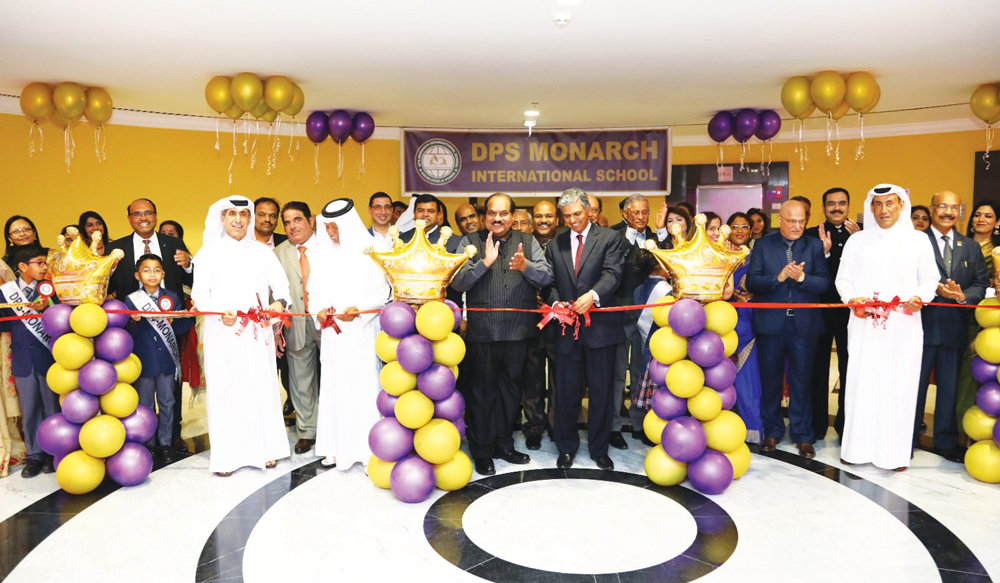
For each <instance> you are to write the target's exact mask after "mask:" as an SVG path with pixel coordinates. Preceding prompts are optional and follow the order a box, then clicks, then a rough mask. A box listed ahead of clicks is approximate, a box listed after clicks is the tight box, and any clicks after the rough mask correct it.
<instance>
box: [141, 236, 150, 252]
mask: <svg viewBox="0 0 1000 583" xmlns="http://www.w3.org/2000/svg"><path fill="white" fill-rule="evenodd" d="M142 242H143V243H145V244H146V248H145V249H143V250H142V254H143V255H149V239H143V240H142Z"/></svg>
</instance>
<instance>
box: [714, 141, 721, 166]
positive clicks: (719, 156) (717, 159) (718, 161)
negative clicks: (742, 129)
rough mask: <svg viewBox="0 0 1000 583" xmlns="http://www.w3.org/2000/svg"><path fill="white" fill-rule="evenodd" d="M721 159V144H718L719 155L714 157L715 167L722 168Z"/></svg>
mask: <svg viewBox="0 0 1000 583" xmlns="http://www.w3.org/2000/svg"><path fill="white" fill-rule="evenodd" d="M722 163H723V158H722V142H719V155H718V156H716V157H715V167H716V168H722Z"/></svg>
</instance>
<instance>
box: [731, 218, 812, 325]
mask: <svg viewBox="0 0 1000 583" xmlns="http://www.w3.org/2000/svg"><path fill="white" fill-rule="evenodd" d="M792 259H793V260H794V261H795V262H796V263H802V262H805V268H804V271H805V275H806V277H805V279H804V280H803V281H802V283H799V282H797V281H793V280H791V279H785V281H783V282H779V281H778V274H779V273H781V270H782V269H784V268H785V266H786V265H788V258H787V256H786V255H785V238H784V237H783V236H782V235H781V234H780V233H778V234H776V235H774V236H772V237H761V238H760V239H757V242H756V243H755V244H754V247H753V253H751V254H750V265H749V267H748V268H747V278H746V287H747V291H749V292H750V293H752V294H754V296H753V300H752V301H754V302H760V303H794V304H800V303H819V301H820V295H821V294H822V293H823V292H825V291H826V290H827V288H828V287H829V286H830V276H829V274H828V272H827V269H826V257H824V256H823V243H822V242H821V241H820V240H819V239H814V238H812V237H806V236H804V235H803V236H802V237H799V238H798V239H796V240H795V242H794V243H793V244H792ZM787 317H789V316H787V315H786V314H785V310H781V309H757V310H754V311H753V316H752V320H751V322H752V324H753V330H754V332H756V333H757V334H769V335H772V336H775V335H778V334H781V332H782V330H783V329H784V326H785V318H787ZM792 318H794V319H795V330H796V332H798V335H799V336H818V335H820V334H822V333H823V329H824V328H823V315H822V314H821V313H820V311H819V309H818V308H813V309H796V310H795V315H794V316H792Z"/></svg>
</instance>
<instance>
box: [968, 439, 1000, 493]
mask: <svg viewBox="0 0 1000 583" xmlns="http://www.w3.org/2000/svg"><path fill="white" fill-rule="evenodd" d="M965 469H966V470H968V472H969V475H970V476H972V477H973V478H975V479H977V480H979V481H980V482H986V483H987V484H1000V447H997V444H996V442H994V441H993V440H992V439H989V440H983V441H980V442H978V443H974V444H972V447H970V448H969V449H968V451H966V452H965Z"/></svg>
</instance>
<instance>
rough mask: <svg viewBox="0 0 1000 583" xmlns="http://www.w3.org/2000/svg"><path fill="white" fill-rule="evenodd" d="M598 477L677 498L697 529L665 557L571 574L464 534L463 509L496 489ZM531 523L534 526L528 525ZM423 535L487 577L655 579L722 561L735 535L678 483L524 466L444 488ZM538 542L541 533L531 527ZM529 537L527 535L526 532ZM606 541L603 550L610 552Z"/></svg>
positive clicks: (709, 505)
mask: <svg viewBox="0 0 1000 583" xmlns="http://www.w3.org/2000/svg"><path fill="white" fill-rule="evenodd" d="M565 479H570V480H599V481H604V482H614V483H618V484H625V485H628V486H635V487H637V488H643V489H646V490H649V491H651V492H656V493H657V494H660V495H662V496H665V497H667V498H669V499H671V500H673V501H674V502H677V503H678V504H680V505H681V506H683V507H684V508H685V509H687V510H688V512H690V513H691V516H692V517H693V518H694V521H695V524H696V525H697V534H696V535H695V539H694V542H692V543H691V546H690V547H688V548H687V549H686V550H684V551H683V552H682V553H681V554H679V555H677V556H676V557H673V558H671V559H669V560H667V561H664V562H662V563H659V564H657V565H652V566H649V567H645V568H642V569H636V570H634V571H627V572H620V573H594V574H578V573H576V574H572V573H558V572H554V571H543V570H540V569H535V568H533V567H526V566H524V565H518V564H516V563H512V562H510V561H507V560H504V559H502V558H500V557H497V556H495V555H493V554H491V553H489V552H487V551H485V550H483V549H482V548H481V547H479V546H478V545H477V544H476V543H474V542H473V541H472V540H471V539H470V538H469V536H468V535H467V534H466V532H465V529H464V528H463V526H462V517H463V515H464V514H465V511H466V510H467V509H468V507H469V506H470V505H472V503H473V502H475V501H476V500H479V499H480V498H482V497H483V496H487V495H489V494H490V493H492V492H495V491H497V490H499V489H501V488H506V487H507V486H513V485H516V484H526V483H529V482H538V481H543V480H565ZM528 528H536V527H528ZM606 534H607V536H608V537H609V543H610V542H611V541H612V540H616V541H618V542H621V543H623V544H638V545H642V544H650V545H655V544H656V542H655V540H635V539H633V538H630V537H627V536H619V535H618V533H614V532H609V533H606ZM424 535H425V536H426V537H427V541H428V542H429V543H430V545H431V547H433V548H434V550H435V551H437V553H438V554H439V555H441V556H442V557H444V558H445V559H446V560H447V561H448V562H450V563H451V564H453V565H455V566H456V567H458V568H460V569H462V570H464V571H466V572H468V573H469V574H470V575H475V576H476V577H479V578H481V579H485V580H487V581H496V582H505V581H553V582H560V583H562V582H566V583H571V582H577V581H580V582H582V581H589V582H593V581H657V582H667V581H670V582H673V581H676V582H678V583H680V582H684V581H694V580H695V579H698V578H699V577H702V576H704V575H706V574H708V573H710V572H712V571H713V570H715V569H716V568H718V567H719V566H720V565H721V564H722V563H724V562H725V561H726V560H727V559H728V558H729V557H730V556H732V554H733V551H734V550H736V542H737V539H738V538H739V536H738V533H737V530H736V524H735V523H734V522H733V519H732V518H731V517H730V516H729V514H727V513H726V511H725V510H723V509H722V507H720V506H719V505H718V504H716V503H715V502H713V501H712V500H710V499H709V498H707V497H705V496H703V495H702V494H699V493H698V492H695V491H694V490H690V489H688V488H682V487H679V486H673V487H663V486H657V485H656V484H654V483H653V482H651V481H650V480H649V478H647V477H645V476H640V475H637V474H627V473H623V472H605V471H600V470H584V469H570V470H557V469H550V470H527V471H523V472H511V473H506V474H500V475H498V476H491V477H489V478H485V479H482V480H477V481H475V482H472V483H470V484H469V485H468V486H467V487H465V488H463V489H461V490H457V491H455V492H449V493H447V494H445V495H444V496H442V497H441V498H439V499H438V500H437V502H435V503H434V504H433V505H432V506H431V507H430V508H429V509H428V510H427V515H426V516H425V517H424ZM535 535H536V536H538V538H539V543H540V544H543V541H544V538H545V536H547V535H545V534H543V533H541V532H536V533H535ZM528 536H530V535H528ZM613 546H614V545H612V544H609V551H608V552H613V550H612V549H613Z"/></svg>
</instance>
